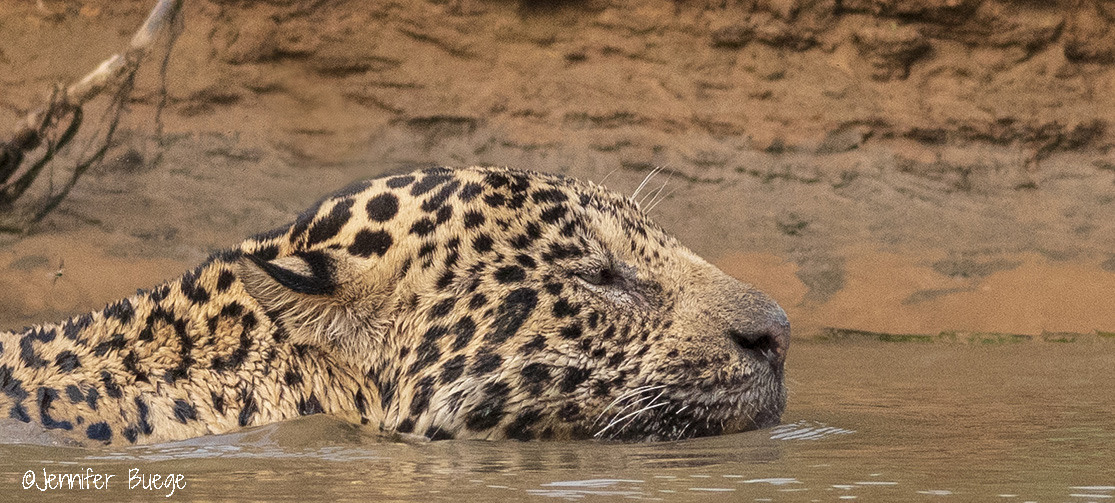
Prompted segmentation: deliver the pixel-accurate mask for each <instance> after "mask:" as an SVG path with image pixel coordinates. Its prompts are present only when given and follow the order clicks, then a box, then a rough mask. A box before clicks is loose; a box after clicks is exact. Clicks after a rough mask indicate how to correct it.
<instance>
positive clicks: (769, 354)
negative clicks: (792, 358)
mask: <svg viewBox="0 0 1115 503" xmlns="http://www.w3.org/2000/svg"><path fill="white" fill-rule="evenodd" d="M727 336H728V339H729V340H731V341H732V343H733V344H734V345H735V347H737V348H739V349H740V350H742V351H744V352H745V353H749V354H751V355H753V356H755V357H757V358H759V359H760V360H768V361H770V362H771V363H774V364H781V363H782V362H784V361H785V360H786V350H787V349H788V348H789V346H790V322H789V320H787V319H786V314H785V313H784V312H782V310H781V309H778V312H777V313H774V314H772V315H770V316H766V317H764V319H761V320H756V321H755V322H751V323H744V324H741V325H739V326H736V327H733V328H730V329H728V331H727Z"/></svg>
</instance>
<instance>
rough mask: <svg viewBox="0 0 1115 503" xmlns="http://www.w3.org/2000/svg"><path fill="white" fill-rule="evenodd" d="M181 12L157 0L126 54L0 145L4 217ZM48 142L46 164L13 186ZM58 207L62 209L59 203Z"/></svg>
mask: <svg viewBox="0 0 1115 503" xmlns="http://www.w3.org/2000/svg"><path fill="white" fill-rule="evenodd" d="M181 7H182V0H158V3H156V4H155V7H154V8H153V9H152V10H151V12H150V13H149V14H148V15H147V19H146V20H145V21H144V23H143V25H142V26H141V27H140V28H139V30H138V31H136V33H135V35H134V36H132V40H131V42H130V43H129V44H128V48H127V49H126V50H125V51H124V52H122V53H119V54H114V55H112V56H111V57H109V58H108V59H106V60H105V61H103V62H102V63H101V64H100V65H99V66H98V67H97V68H96V69H95V70H93V71H92V72H89V73H88V74H86V75H85V76H84V77H82V78H81V79H79V80H78V81H77V82H74V83H73V84H71V85H69V86H67V87H60V88H58V89H56V90H55V92H54V93H53V94H52V96H51V99H50V102H49V103H48V104H47V105H46V106H43V107H41V108H38V109H36V110H34V111H33V112H31V113H29V114H27V116H25V117H24V118H23V119H22V120H20V121H19V122H18V123H17V124H16V127H15V131H13V133H12V135H11V136H10V138H9V139H8V140H7V141H3V142H0V206H3V207H0V213H2V212H3V211H5V210H6V209H7V208H6V207H10V205H11V203H12V202H14V201H15V200H16V199H18V198H19V197H20V196H21V195H22V194H23V191H24V190H26V189H27V188H28V187H29V186H30V181H33V178H34V177H35V176H37V174H38V172H39V170H41V169H42V164H44V163H43V162H42V161H49V160H50V158H52V157H53V155H54V153H55V152H57V151H58V150H59V149H60V148H62V147H63V146H65V144H66V143H68V142H69V140H70V139H72V138H73V133H75V132H76V131H75V130H74V129H76V126H77V125H79V124H80V123H81V121H80V115H81V114H80V112H81V108H82V106H84V105H85V104H86V103H87V102H89V101H90V100H92V99H93V98H95V97H97V96H98V95H100V94H101V93H102V92H104V91H105V90H106V89H108V88H110V87H114V86H117V85H120V84H123V83H125V82H132V81H133V78H134V76H135V72H136V71H137V70H138V68H139V64H140V62H141V61H143V58H144V57H145V56H146V55H147V53H148V51H149V50H150V49H151V46H152V45H153V44H154V42H155V40H156V39H158V37H159V35H160V33H161V32H163V31H165V30H166V29H167V27H168V26H169V25H171V24H172V23H173V22H174V20H175V18H176V17H177V15H178V12H179V11H180V10H181ZM67 118H68V119H69V120H68V121H67ZM66 122H68V123H69V125H70V127H67V131H66V133H65V134H63V135H62V137H61V138H59V141H56V142H50V141H48V140H47V134H48V133H49V132H50V131H51V130H52V129H54V128H56V127H57V126H58V125H59V124H60V123H62V124H64V123H66ZM110 138H111V136H109V137H108V138H106V141H108V139H110ZM44 140H47V142H48V145H47V152H46V153H45V154H44V156H43V159H40V161H39V162H35V163H32V165H31V167H29V168H26V169H24V170H23V172H22V174H21V175H20V176H18V177H16V179H15V180H14V181H11V182H10V183H9V180H11V179H12V178H13V176H14V175H16V174H17V172H19V171H20V168H21V167H22V165H23V164H25V161H27V159H26V155H27V154H28V153H30V152H31V151H33V150H35V149H37V148H39V146H40V145H42V143H43V141H44ZM82 164H85V163H79V166H81V165H82ZM86 167H87V166H86ZM81 171H84V170H81ZM77 176H80V173H78V172H75V173H74V176H72V178H73V179H72V180H71V182H73V181H76V178H77ZM29 178H30V179H29ZM69 185H72V183H71V184H69ZM67 188H68V187H67ZM67 192H68V191H67ZM53 202H54V204H57V201H53ZM51 206H53V205H51ZM40 215H41V213H40Z"/></svg>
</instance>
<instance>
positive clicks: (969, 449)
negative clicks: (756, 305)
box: [0, 341, 1115, 502]
mask: <svg viewBox="0 0 1115 503" xmlns="http://www.w3.org/2000/svg"><path fill="white" fill-rule="evenodd" d="M1112 369H1115V344H1113V343H1109V342H1085V343H1069V344H1055V343H1046V342H1029V343H1022V344H1013V345H994V346H981V345H962V344H896V343H882V342H872V343H850V342H840V343H819V342H801V341H797V342H795V344H794V346H793V348H792V350H791V357H790V360H789V369H788V376H789V378H788V379H789V385H790V390H791V391H790V393H791V394H790V405H789V408H788V410H787V412H786V415H785V417H784V424H783V425H782V426H780V427H777V428H774V429H770V430H764V431H757V432H749V433H744V434H738V435H729V436H722V437H714V438H705V439H695V440H690V441H683V442H675V443H659V444H605V443H598V442H555V443H539V442H528V443H520V442H511V441H508V442H478V441H443V442H433V443H425V444H414V443H399V442H389V441H385V440H384V439H382V438H380V437H379V436H377V435H376V434H374V433H372V432H368V431H365V430H361V429H359V428H356V427H352V426H349V425H346V424H342V423H338V422H336V421H332V420H330V419H328V418H325V417H311V418H307V419H304V420H301V421H296V422H293V423H286V424H282V425H272V426H268V427H263V428H258V429H254V430H250V431H247V432H244V433H240V434H236V435H226V436H221V437H208V438H203V439H194V440H191V441H186V442H179V443H174V444H168V445H162V446H152V447H142V448H128V449H120V450H112V451H105V450H85V449H69V448H60V447H44V446H38V445H0V500H2V501H25V500H28V501H29V500H41V501H157V500H161V501H175V500H177V501H292V502H293V501H421V502H435V501H452V502H462V501H491V502H503V501H536V502H546V501H555V500H558V501H562V500H584V501H625V500H630V499H641V500H653V501H802V502H812V501H849V500H861V501H887V502H905V501H918V502H921V501H928V502H950V501H956V502H960V501H964V502H967V501H1004V502H1025V501H1042V502H1044V501H1057V502H1088V501H1095V502H1108V501H1113V500H1115V421H1113V420H1112V418H1113V417H1115V385H1113V383H1112V377H1113V376H1115V371H1113V370H1112ZM87 469H89V470H91V471H92V473H102V474H113V475H115V476H114V478H113V479H111V481H110V483H109V487H108V488H107V489H100V490H98V489H95V488H94V489H77V488H74V489H69V488H67V487H64V488H61V489H49V490H47V491H45V492H43V491H39V490H38V489H37V488H36V487H32V488H30V489H27V490H24V489H22V487H23V484H24V477H25V473H26V472H27V471H28V470H32V471H34V472H35V474H36V480H35V484H36V486H42V484H43V480H42V479H43V470H45V471H46V473H47V474H50V473H74V472H80V473H89V472H87V471H86V470H87ZM131 469H136V470H138V472H136V473H137V474H140V473H142V474H148V475H149V474H155V473H158V474H172V475H181V476H182V479H181V480H182V485H184V486H185V487H184V488H183V487H182V485H179V487H177V488H174V494H173V495H172V496H171V497H170V498H165V497H164V496H165V495H166V494H168V493H169V492H170V490H169V489H168V488H166V487H161V488H159V489H155V490H144V489H143V487H142V485H140V486H137V487H133V488H129V487H128V485H129V484H128V475H129V470H131ZM148 480H149V479H148ZM172 485H173V484H172Z"/></svg>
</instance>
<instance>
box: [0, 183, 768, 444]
mask: <svg viewBox="0 0 1115 503" xmlns="http://www.w3.org/2000/svg"><path fill="white" fill-rule="evenodd" d="M788 337H789V325H788V323H787V321H786V318H785V314H784V313H783V312H782V310H781V309H780V308H779V307H778V305H777V304H776V303H775V302H774V301H772V300H771V299H769V298H768V297H766V296H765V295H763V294H762V293H760V292H757V291H755V290H753V289H751V288H750V287H748V286H747V285H744V284H742V283H740V282H738V281H736V280H734V279H732V278H730V277H728V276H726V275H725V274H723V273H722V272H720V271H719V270H717V269H716V268H715V267H713V266H711V265H709V264H708V263H706V262H705V261H704V260H702V259H701V258H699V257H698V256H696V255H695V254H693V253H692V252H691V251H689V250H688V249H686V248H685V247H683V246H682V245H680V244H679V243H678V242H677V241H676V240H675V239H674V238H672V237H671V236H669V235H667V234H666V233H665V232H664V231H663V230H662V229H661V228H660V227H659V226H658V225H656V224H655V223H654V222H652V221H651V220H650V219H648V217H647V216H646V214H645V213H644V212H643V211H642V210H641V209H640V207H639V205H638V204H637V203H636V202H635V201H634V200H633V199H630V198H625V197H622V196H620V195H618V194H615V193H613V192H610V191H608V190H606V189H604V188H602V187H600V186H598V185H595V184H591V183H584V182H580V181H577V180H574V179H570V178H565V177H561V176H555V175H548V174H541V173H534V172H528V171H516V170H511V169H504V168H489V167H474V168H467V169H457V170H451V169H446V168H434V169H427V170H424V171H419V172H414V173H411V174H406V175H398V176H391V177H386V178H380V179H374V180H368V181H364V182H359V183H357V184H354V185H352V186H349V187H347V188H345V189H342V190H340V191H339V192H337V193H335V194H333V195H331V196H329V197H327V198H325V199H323V200H322V201H321V202H319V203H318V204H317V205H316V206H314V207H313V208H311V209H309V210H308V211H307V212H305V213H303V214H302V215H301V216H300V217H298V219H297V220H296V221H294V222H293V223H292V224H291V225H287V226H284V227H281V228H278V229H275V230H273V231H271V232H268V233H265V234H261V235H258V236H255V237H253V238H250V239H248V240H247V241H244V242H243V243H242V244H241V245H240V246H239V247H237V248H235V249H232V250H229V251H225V252H221V253H217V254H215V255H213V256H212V257H211V258H210V259H209V260H208V261H206V262H205V263H204V264H202V265H201V266H199V267H197V268H196V269H194V270H193V271H190V272H188V273H186V274H185V275H184V276H182V277H181V278H179V279H177V280H175V281H172V282H168V283H166V284H163V285H162V286H159V287H157V288H154V289H152V290H150V291H144V292H140V293H138V294H137V295H135V296H132V297H129V298H127V299H124V300H121V301H119V302H116V303H114V304H112V305H110V306H108V307H106V308H104V309H103V310H101V311H98V312H94V313H91V314H86V315H82V316H78V317H76V318H73V319H70V320H67V321H65V322H63V323H60V324H45V325H41V326H36V327H31V328H26V329H23V330H21V331H18V332H5V333H0V415H3V416H7V417H8V418H11V419H14V420H18V421H22V422H30V423H37V424H39V425H41V426H42V427H43V428H45V429H46V430H50V431H54V432H58V433H63V434H67V435H69V436H70V438H74V439H78V440H81V441H84V442H86V443H104V444H142V443H153V442H165V441H170V440H177V439H184V438H189V437H194V436H200V435H206V434H215V433H224V432H230V431H234V430H237V429H239V428H243V427H248V426H254V425H261V424H267V423H273V422H276V421H282V420H285V419H290V418H294V417H298V416H304V415H309V414H319V413H323V414H330V415H333V416H336V417H339V418H343V419H345V420H348V421H352V422H356V423H361V424H365V425H368V426H369V427H372V428H378V429H382V430H383V431H387V432H400V433H412V434H417V435H424V436H426V437H429V438H431V439H448V438H488V439H500V438H511V439H519V440H529V439H568V438H590V437H595V438H607V439H624V440H661V439H679V438H688V437H694V436H703V435H714V434H720V433H729V432H736V431H742V430H747V429H752V428H757V427H764V426H768V425H771V424H774V423H776V422H777V421H778V419H779V417H780V415H781V413H782V410H783V408H784V404H785V388H784V385H783V370H782V369H783V361H784V358H785V354H786V348H787V344H788Z"/></svg>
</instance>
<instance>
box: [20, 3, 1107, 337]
mask: <svg viewBox="0 0 1115 503" xmlns="http://www.w3.org/2000/svg"><path fill="white" fill-rule="evenodd" d="M149 4H150V2H108V1H93V0H90V1H82V2H77V1H50V0H47V1H46V2H45V7H46V11H43V10H41V9H39V8H37V7H36V5H35V2H19V3H14V4H12V3H4V4H0V124H10V123H14V122H15V120H16V118H17V117H19V116H20V115H21V114H22V113H23V112H25V111H26V109H27V108H29V107H30V106H32V105H33V104H35V103H38V102H39V101H40V100H41V99H42V97H43V96H44V94H45V93H46V92H47V91H48V90H49V89H50V86H51V85H53V83H55V82H59V81H68V80H71V79H73V78H75V77H77V76H79V75H80V74H82V73H84V72H86V71H88V70H89V69H91V68H93V67H94V66H96V64H97V63H98V62H99V61H100V60H101V59H103V58H104V57H106V56H107V55H109V54H111V53H113V52H115V51H117V50H118V49H119V48H120V47H121V46H123V44H125V43H126V40H127V37H128V36H129V34H130V33H131V31H133V30H134V28H135V27H136V26H137V25H138V24H139V23H140V21H141V20H142V18H143V16H144V14H145V13H146V10H147V9H148V8H149V6H150V5H149ZM727 4H731V5H727ZM1113 24H1115V8H1112V7H1111V6H1110V4H1108V3H1105V2H1087V1H1062V2H1048V3H1045V2H1033V1H1030V0H1014V1H982V0H871V1H867V0H843V1H836V0H832V1H823V0H816V1H812V0H803V1H795V0H770V1H766V2H762V1H760V2H719V1H718V2H701V1H687V2H674V1H646V0H644V1H635V0H630V1H620V0H616V1H574V0H567V1H560V2H531V1H526V0H523V1H520V2H510V1H477V0H440V1H438V0H433V1H417V0H415V1H397V2H356V1H299V0H282V1H280V0H274V1H258V2H247V1H244V2H239V1H191V2H187V7H186V16H185V24H184V31H183V32H182V35H181V37H180V38H179V40H178V43H177V44H176V45H175V47H174V51H173V53H172V57H171V59H170V61H169V66H168V67H167V74H166V75H167V79H166V83H167V92H168V96H167V98H168V99H167V109H166V110H165V113H164V114H163V115H162V116H161V119H160V121H161V127H162V128H163V129H164V135H163V137H162V138H161V142H162V144H163V145H164V146H163V147H159V146H158V141H157V140H158V139H156V138H155V137H154V136H153V131H155V130H156V129H157V127H158V126H159V125H158V124H156V123H155V121H154V117H155V113H154V108H155V105H156V104H157V103H158V102H159V99H160V97H159V94H158V92H157V90H158V88H159V83H160V79H159V74H158V72H157V71H155V70H156V69H157V67H158V64H151V65H148V68H147V69H146V70H145V72H144V73H143V74H142V75H141V78H140V80H139V83H138V88H137V92H136V94H135V95H134V96H133V99H132V102H131V103H130V105H129V106H130V112H129V115H128V116H127V117H126V118H125V124H124V126H123V134H122V135H121V145H120V146H119V147H118V148H116V149H115V150H114V151H113V152H112V153H111V155H110V160H109V161H108V162H106V163H104V165H102V166H100V167H99V168H98V169H97V171H96V172H95V173H93V174H92V175H88V176H87V177H86V178H85V179H83V181H82V183H81V185H79V186H78V188H77V189H76V190H75V192H74V193H73V195H72V196H71V198H70V199H69V200H68V201H67V202H66V203H64V204H63V206H62V207H61V208H60V210H59V211H57V212H56V213H54V214H53V215H52V216H50V217H49V218H48V219H47V221H45V222H44V223H43V224H42V225H40V226H39V227H38V228H37V229H36V231H35V233H33V234H31V235H29V236H23V237H14V236H8V237H3V238H0V291H3V292H5V293H4V294H2V295H0V326H3V327H13V326H17V325H20V324H25V323H29V322H32V321H36V320H39V321H41V320H44V319H50V318H55V317H58V316H60V315H63V314H65V313H74V312H80V311H85V310H88V309H93V308H97V307H99V306H100V305H101V304H103V303H104V302H107V301H109V300H112V299H115V298H117V297H120V296H122V295H125V294H127V293H129V292H130V291H131V290H132V289H134V288H138V287H147V286H150V285H152V284H155V283H157V282H158V281H160V280H161V279H164V278H168V277H171V276H174V275H176V274H177V273H179V272H180V271H182V270H185V269H186V268H187V267H189V266H191V265H193V264H196V263H197V262H200V261H201V260H202V259H203V258H204V256H205V255H206V254H207V253H208V252H209V251H210V250H212V249H215V248H219V247H225V246H229V245H231V244H233V243H235V242H237V241H238V240H239V239H241V238H242V237H244V236H246V235H248V234H251V233H253V232H257V231H261V230H264V229H267V228H270V227H273V226H275V225H278V224H280V223H283V222H285V221H287V220H289V219H291V218H292V217H293V215H295V214H296V213H297V212H298V211H299V210H300V209H302V208H303V207H305V206H306V205H308V204H309V203H311V202H312V201H313V200H315V199H316V198H318V197H320V196H321V195H322V194H325V193H327V192H329V191H331V190H333V189H335V188H337V187H340V186H341V185H343V184H344V183H346V182H348V181H350V180H353V179H356V178H361V177H366V176H373V175H377V174H380V173H383V172H386V171H391V170H397V169H401V168H403V167H407V166H413V165H426V164H474V163H492V164H506V165H513V166H519V167H527V168H532V169H538V170H546V171H555V172H562V173H567V174H571V175H574V176H579V177H585V178H590V179H595V180H602V179H605V178H607V180H606V184H607V185H609V186H611V187H612V188H615V189H617V190H621V191H627V192H630V191H631V190H633V189H634V187H636V186H637V185H638V183H639V182H640V181H641V180H642V179H643V178H644V177H645V176H646V175H647V173H648V172H649V171H650V170H651V169H653V168H654V167H656V166H663V167H665V168H666V169H665V173H664V174H663V175H662V176H660V177H659V178H656V180H655V181H654V182H655V183H658V184H661V183H667V185H666V189H665V192H664V194H669V196H668V197H667V198H666V199H665V201H664V202H663V203H662V204H660V205H659V206H657V207H656V208H655V210H654V215H655V217H656V218H657V219H658V220H659V221H661V222H662V223H663V225H664V226H666V227H667V228H668V229H670V230H672V231H673V232H675V233H676V234H677V235H678V236H679V238H680V239H681V240H682V241H683V242H685V243H687V244H689V245H690V246H691V247H692V248H694V249H695V250H696V251H697V252H699V253H701V254H702V255H704V256H706V257H708V258H709V259H710V260H711V261H713V262H714V263H717V264H718V265H720V266H721V267H723V268H724V269H725V270H727V271H729V272H730V273H731V274H733V275H735V276H737V277H739V278H741V279H743V280H745V281H750V282H753V283H755V284H757V285H758V286H760V287H762V288H764V289H765V290H767V291H769V292H771V293H772V294H774V295H775V297H776V298H778V299H779V300H780V301H781V302H782V304H783V305H784V306H785V307H787V310H788V311H789V312H790V314H791V319H792V320H793V322H794V323H795V330H796V334H797V335H799V336H812V335H815V334H817V333H819V331H820V329H821V328H822V327H826V326H836V327H846V328H858V329H865V330H881V331H898V332H937V331H941V330H956V329H959V330H990V331H1003V332H1019V333H1038V332H1041V331H1043V330H1046V331H1077V332H1088V331H1092V330H1095V329H1106V330H1111V329H1115V309H1111V308H1110V301H1109V300H1108V299H1109V298H1110V292H1112V291H1115V219H1112V218H1111V215H1113V214H1115V204H1113V203H1115V183H1113V181H1115V154H1113V152H1112V146H1113V145H1115V130H1113V128H1112V127H1111V125H1110V122H1111V121H1112V120H1113V118H1115V100H1113V99H1111V98H1110V97H1111V96H1115V35H1112V34H1113V33H1115V30H1113V29H1112V25H1113ZM156 63H157V62H156ZM88 115H90V116H94V115H93V113H92V112H90V113H89V114H88ZM78 148H80V146H79V147H78ZM76 150H77V149H75V151H76ZM156 151H162V152H163V155H162V158H161V161H160V162H159V163H157V164H155V163H153V162H151V161H152V160H153V159H154V158H155V152H156ZM59 266H64V267H59ZM59 269H62V274H61V276H60V277H59V275H58V274H57V272H58V270H59ZM1105 293H1106V294H1105Z"/></svg>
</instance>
